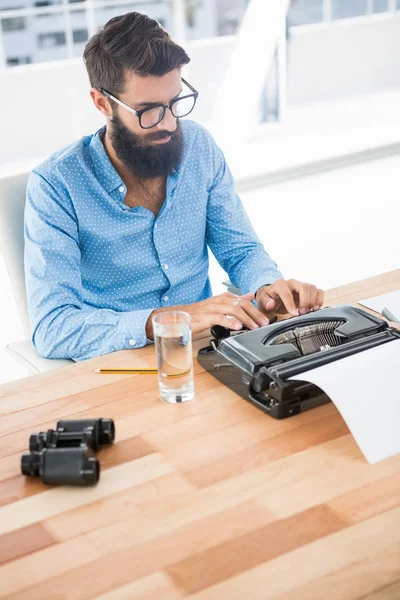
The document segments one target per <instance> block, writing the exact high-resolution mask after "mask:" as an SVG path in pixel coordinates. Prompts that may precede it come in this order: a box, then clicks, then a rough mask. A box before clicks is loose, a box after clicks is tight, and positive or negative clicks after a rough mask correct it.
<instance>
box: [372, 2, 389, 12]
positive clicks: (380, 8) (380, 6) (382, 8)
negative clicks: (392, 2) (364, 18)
mask: <svg viewBox="0 0 400 600" xmlns="http://www.w3.org/2000/svg"><path fill="white" fill-rule="evenodd" d="M388 4H389V3H388V0H373V5H372V10H373V11H374V12H375V13H381V12H386V11H387V10H389V6H388Z"/></svg>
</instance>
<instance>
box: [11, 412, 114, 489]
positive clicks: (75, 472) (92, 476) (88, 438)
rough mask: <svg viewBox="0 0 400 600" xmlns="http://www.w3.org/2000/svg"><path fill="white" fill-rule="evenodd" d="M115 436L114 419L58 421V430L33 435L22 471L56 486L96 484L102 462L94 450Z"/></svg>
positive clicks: (112, 440) (106, 443) (111, 441)
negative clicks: (100, 462)
mask: <svg viewBox="0 0 400 600" xmlns="http://www.w3.org/2000/svg"><path fill="white" fill-rule="evenodd" d="M114 439H115V425H114V421H113V420H112V419H86V420H69V421H67V420H63V421H58V423H57V429H55V430H54V429H49V430H48V431H46V432H45V431H41V432H40V433H33V434H32V435H31V436H30V439H29V450H30V453H29V454H23V455H22V457H21V471H22V474H23V475H28V476H30V477H40V478H41V480H42V481H43V482H44V483H50V484H53V485H79V486H85V485H95V484H96V483H97V482H98V480H99V477H100V464H99V461H98V460H97V458H96V457H95V456H94V452H96V451H97V450H99V449H100V448H103V447H104V446H108V445H110V444H112V443H113V442H114Z"/></svg>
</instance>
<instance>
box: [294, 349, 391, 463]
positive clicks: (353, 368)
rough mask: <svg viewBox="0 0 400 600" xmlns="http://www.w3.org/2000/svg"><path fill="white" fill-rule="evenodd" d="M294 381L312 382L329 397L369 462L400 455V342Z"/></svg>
mask: <svg viewBox="0 0 400 600" xmlns="http://www.w3.org/2000/svg"><path fill="white" fill-rule="evenodd" d="M292 379H297V380H300V381H308V382H310V383H313V384H314V385H316V386H318V387H319V388H320V389H322V390H323V391H324V392H325V393H326V394H327V395H328V396H329V398H330V399H331V400H332V402H334V404H335V405H336V407H337V408H338V410H339V411H340V413H341V415H342V417H343V418H344V420H345V421H346V424H347V426H348V428H349V429H350V431H351V433H352V435H353V437H354V439H355V441H356V442H357V444H358V445H359V447H360V449H361V451H362V453H363V454H364V456H365V458H366V459H367V461H368V462H370V463H375V462H377V461H379V460H383V459H384V458H388V457H389V456H393V455H394V454H398V453H399V452H400V340H395V341H392V342H388V343H386V344H383V345H381V346H378V347H377V348H371V349H370V350H366V351H365V352H359V353H358V354H354V355H353V356H350V357H348V358H344V359H341V360H337V361H335V362H332V363H330V364H328V365H325V366H323V367H318V368H316V369H312V370H311V371H307V372H305V373H302V374H300V375H296V376H295V377H292Z"/></svg>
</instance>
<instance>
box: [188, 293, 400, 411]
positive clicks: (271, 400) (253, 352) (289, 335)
mask: <svg viewBox="0 0 400 600" xmlns="http://www.w3.org/2000/svg"><path fill="white" fill-rule="evenodd" d="M211 334H212V336H213V337H212V339H211V341H210V344H209V346H207V347H206V348H202V349H201V350H199V353H198V357H197V358H198V361H199V363H200V364H201V365H202V366H203V367H204V368H205V369H206V370H207V371H208V372H209V373H211V374H212V375H213V376H214V377H216V379H218V380H219V381H221V383H224V384H225V385H227V386H228V387H229V388H231V389H232V390H233V391H234V392H236V393H237V394H239V395H240V396H242V397H243V398H245V399H246V400H248V401H250V402H251V403H252V404H254V405H255V406H256V407H257V408H260V409H261V410H263V411H264V412H265V413H268V414H269V415H271V417H274V418H275V419H283V418H285V417H289V416H292V415H296V414H299V413H300V412H303V411H305V410H308V409H310V408H313V407H315V406H319V405H321V404H325V403H327V402H329V401H330V400H329V398H328V397H327V396H326V395H325V394H324V393H323V392H322V391H321V390H320V389H319V388H317V387H316V386H314V385H313V384H311V383H308V382H303V381H297V380H295V381H292V380H291V379H290V378H291V377H293V376H295V375H297V376H298V375H301V373H304V372H306V371H309V370H310V369H314V368H316V367H320V366H322V365H326V364H328V363H331V362H332V361H336V360H342V359H345V358H346V357H348V356H350V355H352V354H355V353H356V352H363V351H364V350H368V349H369V348H374V347H375V346H379V345H380V344H387V343H390V342H391V341H394V340H398V339H400V331H398V330H397V329H395V328H393V327H390V326H389V325H388V323H387V322H386V321H384V320H383V319H380V318H378V317H375V316H373V315H371V314H370V313H368V312H366V311H365V310H363V309H361V308H358V307H356V306H352V305H348V304H346V305H342V306H338V307H333V308H325V309H322V310H319V311H316V312H310V313H308V314H307V315H304V316H299V317H292V318H290V319H287V320H285V321H279V322H277V323H275V324H270V325H267V326H266V327H260V328H259V329H255V330H252V331H250V330H244V331H240V332H236V333H234V332H232V331H230V330H229V329H226V328H225V327H221V326H219V325H217V326H215V327H213V328H212V329H211ZM366 377H368V373H366Z"/></svg>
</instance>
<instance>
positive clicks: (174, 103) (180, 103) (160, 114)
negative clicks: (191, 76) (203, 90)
mask: <svg viewBox="0 0 400 600" xmlns="http://www.w3.org/2000/svg"><path fill="white" fill-rule="evenodd" d="M182 82H183V83H184V84H185V85H186V86H187V87H188V88H189V89H190V90H191V92H192V93H191V94H187V95H186V96H178V98H174V100H171V102H170V103H169V104H155V105H154V106H150V107H149V108H143V109H142V110H135V109H134V108H131V107H130V106H128V105H127V104H125V102H122V100H119V99H118V98H116V97H115V96H113V95H112V94H110V92H107V90H104V89H103V88H99V90H100V92H101V93H102V94H104V95H105V96H107V98H110V99H111V100H114V102H116V103H117V104H119V105H120V106H122V107H123V108H125V109H126V110H128V111H129V112H130V113H132V114H133V115H136V117H138V119H139V125H140V127H141V128H142V129H151V128H152V127H155V126H156V125H158V123H160V122H161V121H162V120H163V118H164V115H165V111H166V110H167V108H169V109H170V111H171V113H172V115H173V116H174V117H175V118H176V119H180V118H181V117H186V116H187V115H188V114H189V113H191V112H192V110H193V109H194V107H195V104H196V101H197V98H198V95H199V92H198V91H197V90H195V89H194V87H192V86H191V85H190V83H188V82H187V81H186V80H185V79H183V77H182Z"/></svg>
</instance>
